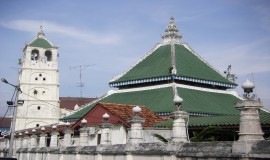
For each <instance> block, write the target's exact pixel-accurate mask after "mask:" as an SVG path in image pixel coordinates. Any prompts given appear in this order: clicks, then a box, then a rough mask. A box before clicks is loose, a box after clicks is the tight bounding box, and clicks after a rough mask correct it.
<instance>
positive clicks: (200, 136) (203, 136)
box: [190, 126, 221, 142]
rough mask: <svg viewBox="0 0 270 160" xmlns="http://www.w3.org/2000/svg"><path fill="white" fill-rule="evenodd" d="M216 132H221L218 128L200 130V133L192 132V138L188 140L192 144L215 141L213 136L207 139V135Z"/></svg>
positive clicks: (211, 127) (210, 127)
mask: <svg viewBox="0 0 270 160" xmlns="http://www.w3.org/2000/svg"><path fill="white" fill-rule="evenodd" d="M217 130H221V128H220V127H219V126H209V127H207V128H205V129H204V130H202V131H201V132H200V133H197V132H193V135H194V136H193V137H192V138H190V141H192V142H203V141H215V140H216V138H215V137H214V136H211V137H209V136H208V135H209V134H210V133H213V132H214V131H217Z"/></svg>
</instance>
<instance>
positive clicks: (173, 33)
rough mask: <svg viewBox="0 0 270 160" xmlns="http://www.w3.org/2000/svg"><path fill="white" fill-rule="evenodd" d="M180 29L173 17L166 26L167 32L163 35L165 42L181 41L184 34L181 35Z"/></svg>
mask: <svg viewBox="0 0 270 160" xmlns="http://www.w3.org/2000/svg"><path fill="white" fill-rule="evenodd" d="M178 31H179V30H178V29H177V27H176V25H175V24H174V18H173V17H171V19H170V24H169V25H168V26H167V27H166V30H165V32H167V34H165V35H163V36H162V38H163V40H164V42H180V39H181V38H182V37H183V35H181V34H180V35H179V34H178Z"/></svg>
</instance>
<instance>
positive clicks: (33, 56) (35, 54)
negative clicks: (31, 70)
mask: <svg viewBox="0 0 270 160" xmlns="http://www.w3.org/2000/svg"><path fill="white" fill-rule="evenodd" d="M38 57H39V52H38V50H36V49H34V50H32V52H31V60H33V61H34V60H38Z"/></svg>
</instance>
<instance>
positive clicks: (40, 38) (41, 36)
mask: <svg viewBox="0 0 270 160" xmlns="http://www.w3.org/2000/svg"><path fill="white" fill-rule="evenodd" d="M29 46H31V47H40V48H54V45H53V44H52V43H51V42H50V41H49V40H47V39H46V37H45V33H44V31H43V26H42V25H41V26H40V31H39V32H38V34H37V37H36V38H35V39H34V40H33V41H32V42H31V43H30V44H29Z"/></svg>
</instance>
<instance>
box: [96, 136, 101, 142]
mask: <svg viewBox="0 0 270 160" xmlns="http://www.w3.org/2000/svg"><path fill="white" fill-rule="evenodd" d="M100 140H101V134H98V137H97V144H100Z"/></svg>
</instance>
